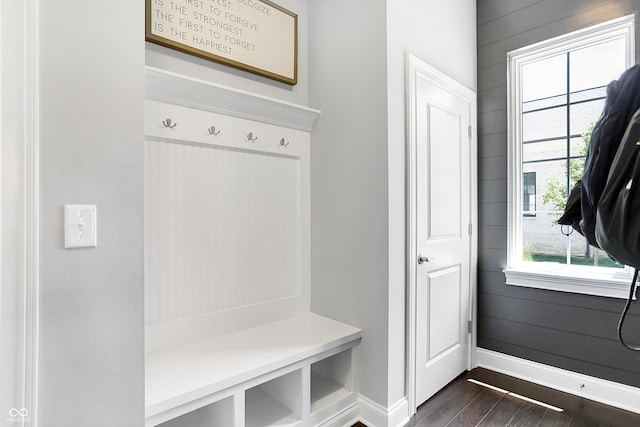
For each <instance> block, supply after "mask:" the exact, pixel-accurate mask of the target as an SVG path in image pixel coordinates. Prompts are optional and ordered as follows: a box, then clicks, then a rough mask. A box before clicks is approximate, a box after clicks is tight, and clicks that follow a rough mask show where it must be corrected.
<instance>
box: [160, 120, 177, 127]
mask: <svg viewBox="0 0 640 427" xmlns="http://www.w3.org/2000/svg"><path fill="white" fill-rule="evenodd" d="M162 124H163V125H164V127H166V128H170V129H173V128H174V127H176V126H177V125H178V124H177V123H173V125H172V124H171V119H166V120H163V121H162Z"/></svg>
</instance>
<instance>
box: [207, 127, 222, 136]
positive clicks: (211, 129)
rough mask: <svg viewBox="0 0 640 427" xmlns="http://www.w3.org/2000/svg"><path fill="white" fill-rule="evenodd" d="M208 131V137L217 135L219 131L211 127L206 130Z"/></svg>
mask: <svg viewBox="0 0 640 427" xmlns="http://www.w3.org/2000/svg"><path fill="white" fill-rule="evenodd" d="M207 130H208V131H209V135H218V134H219V133H220V131H219V130H218V131H217V130H216V127H215V126H211V127H210V128H209V129H207Z"/></svg>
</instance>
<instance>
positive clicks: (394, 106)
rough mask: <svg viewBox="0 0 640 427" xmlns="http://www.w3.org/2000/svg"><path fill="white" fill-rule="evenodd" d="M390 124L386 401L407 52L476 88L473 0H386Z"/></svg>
mask: <svg viewBox="0 0 640 427" xmlns="http://www.w3.org/2000/svg"><path fill="white" fill-rule="evenodd" d="M387 12H388V13H387V25H388V33H387V43H388V50H387V52H388V61H387V72H388V78H387V82H388V87H387V93H388V99H389V107H388V112H389V114H388V123H389V138H388V149H389V164H388V168H389V381H390V384H389V393H390V396H389V402H390V403H391V404H393V403H395V402H396V401H397V400H398V399H400V398H401V397H402V396H403V395H404V394H400V392H401V391H403V390H404V389H403V387H404V383H403V382H402V380H403V379H404V366H405V365H404V362H405V353H404V352H403V351H401V350H400V349H404V324H405V317H404V316H405V311H404V302H405V293H404V290H405V268H406V261H405V257H404V251H405V248H406V246H405V245H406V243H405V239H404V235H405V197H404V196H405V186H404V183H405V174H406V172H405V130H406V117H405V108H406V99H405V93H406V89H405V62H406V55H407V53H412V54H414V55H416V56H417V57H418V58H420V59H422V60H423V61H425V62H427V63H428V64H430V65H432V66H433V67H435V68H437V69H439V70H440V71H442V72H444V73H446V74H448V75H449V76H451V77H452V78H453V79H455V80H457V81H458V82H460V83H461V84H463V85H464V86H466V87H468V88H470V89H471V90H473V91H475V90H476V30H475V28H476V2H475V0H449V1H446V2H443V1H435V0H429V1H420V0H393V1H391V0H389V1H388V2H387Z"/></svg>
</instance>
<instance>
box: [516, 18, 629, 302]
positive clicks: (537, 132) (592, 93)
mask: <svg viewBox="0 0 640 427" xmlns="http://www.w3.org/2000/svg"><path fill="white" fill-rule="evenodd" d="M633 34H634V24H633V15H630V16H628V17H624V18H621V19H618V20H614V21H611V22H609V23H605V24H600V25H598V26H595V27H592V28H589V29H586V30H582V31H579V32H576V33H572V34H569V35H567V36H562V37H559V38H556V39H553V40H550V41H547V42H542V43H540V44H537V45H534V46H531V47H527V48H523V49H519V50H518V51H515V52H511V53H510V54H509V57H508V59H509V82H510V86H509V141H510V145H509V188H510V192H509V209H510V212H509V227H508V230H509V240H508V267H507V269H506V270H505V272H507V273H508V272H509V271H513V270H518V269H519V270H521V271H523V270H531V271H537V272H551V274H552V275H559V276H562V275H567V276H576V275H580V274H587V275H589V274H591V275H593V274H595V272H597V274H600V275H602V277H604V278H605V279H615V280H618V279H620V280H626V279H627V276H628V271H627V270H625V269H624V268H623V266H621V265H617V264H616V263H614V262H613V261H611V260H610V259H609V258H608V257H607V256H606V254H605V253H604V252H602V251H600V250H598V249H596V248H593V247H589V246H588V245H586V241H585V239H584V238H583V237H582V236H580V235H579V234H578V233H575V232H574V233H572V234H571V235H569V236H565V235H564V234H568V232H569V231H570V230H569V229H567V227H564V228H563V229H561V226H559V225H557V224H555V221H556V220H557V219H558V218H559V216H560V215H561V213H562V211H563V209H564V202H566V199H567V195H568V193H569V191H570V189H571V188H572V186H573V184H574V182H575V180H576V179H579V177H581V175H582V168H583V165H584V159H585V155H586V145H587V144H588V136H587V137H585V134H588V133H589V132H590V129H591V126H592V125H593V123H595V122H596V121H597V119H598V118H599V116H600V114H601V112H602V108H603V106H604V102H605V96H606V86H607V84H608V83H609V82H610V81H611V80H614V79H617V78H618V77H619V76H620V74H621V73H622V72H623V71H624V70H625V69H627V68H628V67H630V66H631V65H632V64H633V63H634V59H633V56H634V46H633V44H634V43H633V41H634V40H633ZM532 174H535V180H536V184H535V193H536V194H535V196H534V197H535V202H533V203H532V201H531V192H532V187H531V183H530V180H531V177H532V176H533V175H532ZM560 202H561V203H560ZM532 205H533V206H535V207H534V208H533V209H531V206H532ZM585 264H589V265H591V266H590V267H585V266H584V265H585ZM603 266H604V267H603ZM609 267H617V268H609ZM629 278H630V277H629ZM507 279H508V280H507V281H509V274H507ZM513 284H517V283H513ZM526 286H529V285H526ZM540 287H547V288H550V289H556V288H555V287H553V285H549V286H540ZM560 290H562V289H560ZM585 293H590V292H588V291H585ZM598 294H602V293H598ZM615 296H617V295H615Z"/></svg>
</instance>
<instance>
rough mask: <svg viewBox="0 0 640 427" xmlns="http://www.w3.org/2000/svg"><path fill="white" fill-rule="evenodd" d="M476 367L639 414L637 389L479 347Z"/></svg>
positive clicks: (638, 391)
mask: <svg viewBox="0 0 640 427" xmlns="http://www.w3.org/2000/svg"><path fill="white" fill-rule="evenodd" d="M477 362H478V366H479V367H482V368H486V369H490V370H492V371H496V372H500V373H503V374H506V375H510V376H512V377H516V378H520V379H522V380H526V381H529V382H532V383H535V384H539V385H542V386H545V387H550V388H553V389H556V390H560V391H562V392H565V393H570V394H573V395H576V396H580V397H583V398H585V399H590V400H594V401H596V402H600V403H604V404H605V405H609V406H614V407H616V408H620V409H624V410H625V411H631V412H635V413H637V414H640V407H639V406H638V402H640V389H639V388H635V387H631V386H628V385H624V384H619V383H615V382H612V381H607V380H603V379H600V378H595V377H591V376H589V375H584V374H579V373H577V372H572V371H567V370H565V369H560V368H556V367H553V366H548V365H544V364H541V363H537V362H532V361H530V360H525V359H520V358H518V357H514V356H509V355H506V354H502V353H497V352H494V351H491V350H485V349H482V348H478V350H477Z"/></svg>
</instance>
